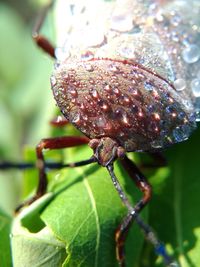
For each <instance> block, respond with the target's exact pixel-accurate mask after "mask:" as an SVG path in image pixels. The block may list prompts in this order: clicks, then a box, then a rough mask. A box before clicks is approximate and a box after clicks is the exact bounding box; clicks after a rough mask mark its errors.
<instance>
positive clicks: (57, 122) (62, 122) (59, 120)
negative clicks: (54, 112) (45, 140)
mask: <svg viewBox="0 0 200 267" xmlns="http://www.w3.org/2000/svg"><path fill="white" fill-rule="evenodd" d="M67 124H69V122H68V120H67V119H66V118H65V117H63V116H61V115H59V116H57V117H56V118H54V119H52V120H51V121H50V125H52V126H54V127H63V126H66V125H67Z"/></svg>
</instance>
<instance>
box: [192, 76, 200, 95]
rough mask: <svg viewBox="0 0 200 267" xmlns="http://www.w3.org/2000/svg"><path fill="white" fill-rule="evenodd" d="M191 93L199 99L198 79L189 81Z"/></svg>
mask: <svg viewBox="0 0 200 267" xmlns="http://www.w3.org/2000/svg"><path fill="white" fill-rule="evenodd" d="M190 85H191V89H192V93H193V95H194V96H195V97H200V79H194V80H192V81H191V84H190Z"/></svg>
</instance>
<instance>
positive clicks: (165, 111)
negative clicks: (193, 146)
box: [51, 59, 191, 151]
mask: <svg viewBox="0 0 200 267" xmlns="http://www.w3.org/2000/svg"><path fill="white" fill-rule="evenodd" d="M51 84H52V89H53V93H54V97H55V99H56V102H57V104H58V106H59V107H60V109H61V111H62V113H63V114H64V116H65V117H66V118H67V119H68V120H69V121H70V122H71V123H73V124H74V125H75V126H76V127H77V128H78V129H79V130H80V131H81V132H83V133H84V134H85V135H86V136H88V137H89V138H91V139H93V138H101V137H110V138H112V139H114V140H116V141H117V143H118V144H119V145H120V146H122V147H124V148H125V150H126V151H153V150H156V149H160V148H161V147H165V146H168V145H170V144H172V143H174V142H176V140H175V139H174V137H173V131H174V130H175V129H179V127H183V126H184V132H185V131H186V130H187V129H185V127H188V131H189V130H190V129H189V128H190V127H191V125H190V122H189V119H188V116H189V115H188V114H189V110H188V114H187V111H186V109H185V107H184V105H183V103H182V100H181V98H180V96H179V95H178V94H177V92H176V91H175V89H174V88H173V86H172V85H171V84H169V83H168V82H167V81H166V80H165V79H163V78H162V77H160V76H159V75H157V74H156V73H153V72H151V71H150V70H147V69H146V68H144V67H142V66H140V65H138V64H134V63H133V62H128V61H120V60H118V61H117V60H110V59H92V60H88V61H78V62H77V61H74V62H71V63H70V62H67V61H66V62H62V64H60V65H58V66H57V67H56V68H55V71H54V74H53V76H52V78H51ZM180 114H181V116H180ZM189 125H190V126H189ZM180 129H181V128H180Z"/></svg>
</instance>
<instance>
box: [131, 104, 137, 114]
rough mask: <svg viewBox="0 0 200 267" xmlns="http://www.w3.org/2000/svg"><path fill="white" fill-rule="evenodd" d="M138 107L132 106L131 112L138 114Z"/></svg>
mask: <svg viewBox="0 0 200 267" xmlns="http://www.w3.org/2000/svg"><path fill="white" fill-rule="evenodd" d="M138 110H139V109H138V106H136V105H133V106H132V108H131V111H132V112H133V113H136V112H138Z"/></svg>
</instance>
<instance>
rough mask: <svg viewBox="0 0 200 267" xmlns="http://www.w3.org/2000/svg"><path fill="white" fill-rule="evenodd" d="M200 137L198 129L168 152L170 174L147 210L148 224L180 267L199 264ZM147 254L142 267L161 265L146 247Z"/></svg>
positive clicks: (196, 266)
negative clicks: (148, 215) (148, 212)
mask: <svg viewBox="0 0 200 267" xmlns="http://www.w3.org/2000/svg"><path fill="white" fill-rule="evenodd" d="M199 135H200V129H198V130H197V131H196V132H195V133H194V134H193V136H192V137H191V138H190V139H189V140H187V141H186V142H184V143H181V144H178V145H175V146H173V147H172V148H170V149H169V150H168V151H167V158H168V162H169V170H170V173H169V174H168V178H167V179H166V180H165V183H164V184H163V185H161V187H160V189H161V190H159V191H155V194H154V196H153V200H152V203H151V205H150V208H149V211H150V224H151V225H152V226H153V227H154V229H156V231H157V232H158V235H159V237H160V239H162V240H163V241H164V242H165V243H166V244H167V247H168V250H169V251H170V252H171V253H172V254H174V255H175V258H176V259H177V260H178V261H179V262H180V265H181V267H198V266H199V264H200V253H199V251H200V215H199V214H200V213H199V204H200V200H199V192H200V169H199V162H200V153H199V147H200V139H199ZM147 251H149V252H148V253H149V255H145V257H144V258H146V264H141V266H142V267H143V266H146V267H148V266H149V264H150V266H164V265H163V264H162V263H161V260H160V259H159V260H158V259H156V258H155V254H154V252H153V251H152V250H151V249H149V247H148V246H147V247H146V252H145V253H147ZM148 253H147V254H148ZM147 259H148V260H147Z"/></svg>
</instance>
